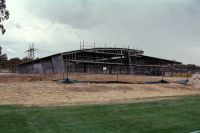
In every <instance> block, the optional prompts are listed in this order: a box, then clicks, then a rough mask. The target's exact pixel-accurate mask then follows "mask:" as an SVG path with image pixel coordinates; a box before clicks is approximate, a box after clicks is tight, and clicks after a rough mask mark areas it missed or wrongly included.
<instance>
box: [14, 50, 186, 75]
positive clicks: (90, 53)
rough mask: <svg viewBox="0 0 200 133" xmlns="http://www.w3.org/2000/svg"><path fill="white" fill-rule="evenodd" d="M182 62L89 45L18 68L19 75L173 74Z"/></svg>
mask: <svg viewBox="0 0 200 133" xmlns="http://www.w3.org/2000/svg"><path fill="white" fill-rule="evenodd" d="M180 64H181V62H178V61H173V60H166V59H161V58H156V57H151V56H147V55H144V51H142V50H136V49H129V48H91V49H84V48H81V49H80V50H75V51H69V52H64V53H58V54H55V55H51V56H47V57H44V58H40V59H37V60H33V61H30V62H26V63H23V64H20V65H19V66H18V67H17V73H19V74H62V73H90V74H127V75H149V76H161V75H162V74H168V75H170V76H173V75H174V74H175V73H176V72H178V71H179V72H180V71H187V70H179V69H176V66H177V65H180Z"/></svg>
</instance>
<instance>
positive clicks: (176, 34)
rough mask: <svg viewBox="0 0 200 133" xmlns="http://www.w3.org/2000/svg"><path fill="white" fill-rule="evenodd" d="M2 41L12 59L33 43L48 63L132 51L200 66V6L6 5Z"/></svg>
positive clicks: (176, 0)
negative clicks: (92, 50)
mask: <svg viewBox="0 0 200 133" xmlns="http://www.w3.org/2000/svg"><path fill="white" fill-rule="evenodd" d="M7 6H8V10H9V11H10V14H11V15H10V19H9V20H8V21H6V22H4V25H5V27H6V29H7V32H6V34H5V35H3V36H2V35H0V45H1V46H2V47H3V49H4V52H5V53H7V55H8V57H9V58H12V57H20V58H21V57H24V56H26V53H25V51H26V50H27V49H28V47H29V44H30V43H31V42H35V47H36V48H38V49H39V50H38V51H37V52H36V56H38V57H44V56H47V55H50V54H54V53H57V52H64V51H68V50H76V49H79V48H80V41H81V40H85V42H86V44H87V45H88V46H93V44H94V42H95V43H96V47H105V44H106V46H107V47H109V46H110V47H115V46H116V47H128V46H129V48H138V49H142V50H144V52H145V54H146V55H149V56H155V57H160V58H166V59H175V60H178V61H181V62H184V63H194V64H199V65H200V0H7Z"/></svg>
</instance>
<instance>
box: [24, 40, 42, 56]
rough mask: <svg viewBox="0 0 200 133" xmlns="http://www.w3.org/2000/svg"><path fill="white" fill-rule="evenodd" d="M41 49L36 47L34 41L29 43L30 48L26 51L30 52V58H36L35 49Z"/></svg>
mask: <svg viewBox="0 0 200 133" xmlns="http://www.w3.org/2000/svg"><path fill="white" fill-rule="evenodd" d="M37 50H39V49H36V48H35V47H34V42H33V43H32V44H30V45H29V49H28V50H27V51H26V53H28V58H29V59H33V60H34V59H35V51H37Z"/></svg>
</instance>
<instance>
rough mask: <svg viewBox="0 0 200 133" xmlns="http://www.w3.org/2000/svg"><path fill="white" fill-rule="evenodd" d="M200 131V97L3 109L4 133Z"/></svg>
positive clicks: (1, 123) (0, 116)
mask: <svg viewBox="0 0 200 133" xmlns="http://www.w3.org/2000/svg"><path fill="white" fill-rule="evenodd" d="M196 130H200V96H190V97H183V98H180V99H177V100H162V101H155V102H144V103H133V104H115V105H88V106H66V107H31V108H30V107H29V108H28V107H20V106H0V132H1V133H129V132H131V133H132V132H138V133H144V132H152V133H156V132H161V133H170V132H174V133H188V132H191V131H196Z"/></svg>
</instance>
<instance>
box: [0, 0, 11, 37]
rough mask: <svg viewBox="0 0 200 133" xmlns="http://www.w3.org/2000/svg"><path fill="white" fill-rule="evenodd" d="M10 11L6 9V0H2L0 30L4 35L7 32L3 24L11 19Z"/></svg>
mask: <svg viewBox="0 0 200 133" xmlns="http://www.w3.org/2000/svg"><path fill="white" fill-rule="evenodd" d="M9 15H10V13H9V11H8V10H7V9H6V0H0V30H1V32H2V34H4V33H5V32H6V29H5V28H4V26H3V24H1V23H2V22H3V21H4V20H7V19H9Z"/></svg>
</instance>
